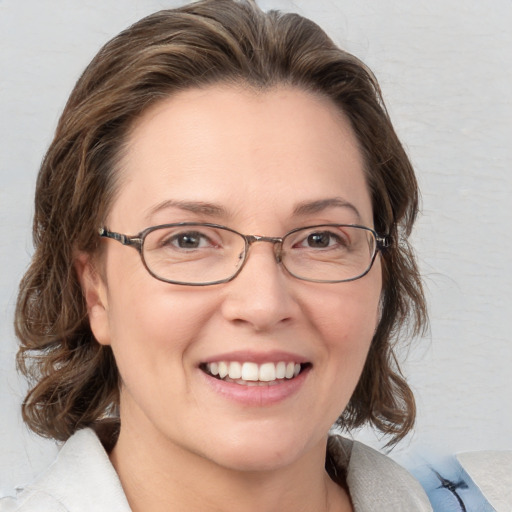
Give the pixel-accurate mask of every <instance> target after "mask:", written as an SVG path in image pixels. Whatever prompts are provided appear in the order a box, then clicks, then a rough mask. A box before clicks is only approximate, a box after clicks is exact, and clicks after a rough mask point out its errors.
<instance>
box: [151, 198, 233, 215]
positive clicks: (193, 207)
mask: <svg viewBox="0 0 512 512" xmlns="http://www.w3.org/2000/svg"><path fill="white" fill-rule="evenodd" d="M167 208H178V209H180V210H184V211H187V212H192V213H200V214H204V215H214V216H217V217H228V211H227V210H226V209H225V208H223V207H222V206H220V205H218V204H214V203H208V202H205V201H176V200H175V199H168V200H166V201H162V202H161V203H158V204H157V205H155V206H153V207H152V208H149V209H148V211H147V215H146V218H148V219H149V218H150V217H151V216H152V215H155V214H156V213H158V212H160V211H162V210H165V209H167Z"/></svg>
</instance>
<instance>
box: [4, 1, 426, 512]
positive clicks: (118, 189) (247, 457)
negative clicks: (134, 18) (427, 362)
mask: <svg viewBox="0 0 512 512" xmlns="http://www.w3.org/2000/svg"><path fill="white" fill-rule="evenodd" d="M417 203H418V190H417V184H416V180H415V176H414V173H413V170H412V168H411V165H410V163H409V161H408V159H407V156H406V155H405V153H404V151H403V149H402V147H401V145H400V142H399V141H398V139H397V137H396V135H395V133H394V131H393V128H392V125H391V124H390V121H389V119H388V117H387V114H386V111H385V108H384V106H383V104H382V101H381V97H380V92H379V89H378V85H377V83H376V81H375V79H374V78H373V76H372V75H371V73H370V72H369V70H368V69H366V68H365V67H364V65H363V64H361V63H360V62H359V61H358V60H357V59H355V58H354V57H352V56H350V55H348V54H347V53H346V52H344V51H342V50H340V49H338V48H337V47H335V46H334V45H333V43H332V42H331V41H330V40H329V39H328V38H327V36H326V35H325V34H324V33H323V32H322V31H321V30H320V29H319V28H318V27H317V26H316V25H314V24H313V23H312V22H310V21H308V20H305V19H303V18H301V17H299V16H297V15H283V14H280V13H277V12H270V13H268V14H264V13H262V12H261V11H260V10H259V9H258V8H257V6H256V5H255V4H254V3H253V2H251V1H246V2H234V1H232V0H215V1H212V0H206V1H204V2H199V3H196V4H191V5H189V6H186V7H183V8H180V9H176V10H169V11H162V12H160V13H156V14H154V15H152V16H150V17H148V18H146V19H144V20H141V21H140V22H139V23H137V24H135V25H134V26H133V27H131V28H129V29H128V30H126V31H125V32H123V33H121V34H120V35H119V36H118V37H116V38H114V39H113V40H112V41H111V42H110V43H108V44H107V45H106V46H105V47H104V48H103V49H102V50H101V51H100V52H99V53H98V55H97V56H96V57H95V59H94V60H93V61H92V63H91V64H90V65H89V66H88V68H87V69H86V71H85V72H84V74H83V76H82V77H81V78H80V80H79V81H78V83H77V85H76V87H75V89H74V91H73V93H72V94H71V97H70V99H69V101H68V103H67V105H66V107H65V110H64V113H63V114H62V117H61V119H60V122H59V125H58V128H57V132H56V134H55V138H54V141H53V142H52V144H51V146H50V148H49V150H48V153H47V155H46V157H45V159H44V161H43V164H42V167H41V170H40V174H39V178H38V183H37V191H36V212H35V219H34V240H35V246H36V251H35V254H34V257H33V261H32V264H31V267H30V268H29V270H28V272H27V274H26V276H25V278H24V280H23V282H22V283H21V288H20V295H19V299H18V309H17V317H16V328H17V334H18V337H19V339H20V342H21V348H20V352H19V366H20V368H21V370H22V371H23V372H24V373H25V374H26V375H28V376H31V377H33V378H35V384H34V387H33V388H32V389H31V390H30V392H29V394H28V396H27V399H26V401H25V403H24V405H23V414H24V419H25V421H26V422H27V424H28V425H29V426H30V427H31V428H32V430H34V431H35V432H37V433H39V434H41V435H44V436H48V437H52V438H54V439H57V440H61V441H66V443H65V445H64V446H63V448H62V450H61V452H60V454H59V457H58V459H57V461H56V462H55V464H54V465H53V466H52V467H51V468H50V469H49V470H48V472H47V473H45V475H43V476H42V477H41V478H40V479H39V480H38V481H36V483H35V484H32V485H31V486H28V487H27V488H26V489H25V490H24V491H22V492H21V493H20V495H19V496H18V498H17V500H7V499H6V500H4V501H3V502H1V503H2V507H3V508H2V510H4V509H5V510H11V508H12V509H14V510H27V511H29V510H52V511H55V510H68V511H73V512H74V511H78V510H133V511H139V510H151V511H158V510H177V511H179V510H202V511H208V510H223V511H230V510H237V511H240V510H243V511H251V510H259V511H261V510H265V511H271V510H280V511H283V510H304V511H310V510H311V511H327V510H328V511H334V510H336V511H350V510H355V511H366V510H379V511H383V510H390V511H391V510H392V511H397V510H407V511H412V510H430V506H429V504H428V500H427V498H426V497H425V495H424V494H423V492H422V491H421V488H420V487H419V486H418V484H417V483H416V482H415V481H414V480H413V479H412V478H411V477H410V476H409V475H408V474H407V473H406V472H405V471H404V470H402V469H401V468H399V467H398V466H396V465H395V464H394V463H393V462H392V461H390V460H389V459H387V458H386V457H384V456H382V455H380V454H378V453H376V452H374V451H373V450H371V449H369V448H367V447H364V446H363V445H361V444H359V443H355V442H352V441H350V440H348V439H344V438H341V437H339V436H331V437H329V431H330V427H331V426H332V425H333V423H337V424H338V425H339V426H340V427H341V428H342V429H344V430H347V431H348V430H350V429H353V428H356V427H359V426H362V425H364V424H366V423H369V424H371V425H373V426H374V427H375V428H376V429H377V430H379V431H381V432H382V433H384V434H386V435H388V436H390V444H393V443H396V442H398V441H399V440H400V439H401V438H403V437H404V436H405V435H406V434H407V432H408V431H410V429H411V428H412V426H413V423H414V416H415V409H414V399H413V396H412V393H411V391H410V389H409V387H408V386H407V384H406V382H405V380H404V379H403V377H402V376H401V374H400V371H399V368H398V366H397V364H396V361H395V358H394V356H393V344H394V343H395V342H396V341H397V339H398V337H399V335H400V332H401V331H402V328H404V327H407V328H408V332H409V333H412V334H414V333H418V332H419V331H421V329H422V327H423V325H424V324H425V321H426V312H425V305H424V299H423V294H422V289H421V282H420V279H419V276H418V272H417V269H416V265H415V261H414V258H413V256H412V253H411V251H410V249H409V246H408V243H407V237H408V235H409V234H410V232H411V229H412V226H413V223H414V219H415V215H416V212H417V206H418V205H417Z"/></svg>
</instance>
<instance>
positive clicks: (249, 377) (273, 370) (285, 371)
mask: <svg viewBox="0 0 512 512" xmlns="http://www.w3.org/2000/svg"><path fill="white" fill-rule="evenodd" d="M206 369H207V371H208V372H210V373H211V374H212V375H218V376H219V377H220V378H221V379H224V378H225V377H229V378H230V379H233V380H245V381H263V382H271V381H273V380H276V379H285V378H286V379H292V378H293V377H296V376H297V375H298V374H299V373H300V364H299V363H285V362H284V361H280V362H278V363H263V364H257V363H252V362H245V363H239V362H238V361H218V362H215V363H207V364H206Z"/></svg>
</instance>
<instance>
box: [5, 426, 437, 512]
mask: <svg viewBox="0 0 512 512" xmlns="http://www.w3.org/2000/svg"><path fill="white" fill-rule="evenodd" d="M329 448H330V449H331V450H333V456H334V457H335V459H336V460H337V462H338V464H339V469H340V471H341V472H342V473H346V475H347V484H348V487H349V491H350V496H351V498H352V502H353V504H354V510H355V512H376V511H377V512H401V511H403V512H416V511H418V512H423V511H425V512H429V511H430V512H431V511H432V508H431V507H430V504H429V501H428V498H427V496H426V495H425V493H424V492H423V489H422V488H421V486H420V485H419V483H418V482H417V481H416V480H415V479H414V478H413V477H412V476H411V475H410V474H409V473H408V472H407V471H406V470H405V469H403V468H402V467H401V466H399V465H398V464H396V463H395V462H393V461H392V460H391V459H389V458H388V457H386V456H384V455H382V454H380V453H378V452H377V451H375V450H373V449H372V448H369V447H367V446H365V445H363V444H361V443H358V442H356V441H350V440H348V439H345V438H342V437H336V438H335V439H331V440H330V443H329ZM14 511H18V512H130V506H129V505H128V502H127V500H126V497H125V495H124V492H123V488H122V486H121V482H120V481H119V478H118V476H117V473H116V472H115V470H114V467H113V466H112V464H111V463H110V460H109V458H108V455H107V453H106V452H105V449H104V448H103V445H102V444H101V442H100V440H99V439H98V437H97V436H96V434H95V433H94V431H92V430H91V429H84V430H80V431H79V432H77V433H76V434H74V435H73V436H72V437H71V438H70V439H69V440H68V441H67V442H66V443H65V444H64V446H63V447H62V449H61V450H60V452H59V455H58V456H57V458H56V460H55V462H54V463H53V464H52V465H51V466H50V467H49V468H48V469H47V470H46V472H45V473H43V475H42V476H41V477H40V478H39V479H37V480H36V481H35V482H34V483H33V484H31V485H28V486H27V487H25V488H24V489H22V490H20V491H19V493H18V496H17V498H3V499H0V512H14Z"/></svg>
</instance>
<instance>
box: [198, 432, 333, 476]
mask: <svg viewBox="0 0 512 512" xmlns="http://www.w3.org/2000/svg"><path fill="white" fill-rule="evenodd" d="M212 445H213V443H212ZM313 445H318V442H316V443H313V442H311V445H310V443H308V442H307V441H305V440H304V439H302V438H301V437H300V436H297V435H295V436H294V435H289V433H287V432H286V431H285V430H283V429H279V430H277V429H276V430H275V431H274V432H271V433H269V432H268V431H265V429H261V430H260V431H258V430H252V431H251V432H250V434H248V435H246V436H243V435H237V436H233V437H230V435H226V436H225V437H223V438H222V439H220V440H218V442H216V443H215V447H216V449H215V454H211V455H210V457H208V458H211V459H213V460H214V461H215V462H216V463H217V464H218V465H220V466H223V467H226V468H229V469H232V470H234V471H243V472H261V471H273V470H279V469H282V468H283V467H286V466H290V465H293V464H294V463H296V462H298V461H299V460H301V459H302V458H303V457H305V456H306V454H307V453H308V451H309V450H311V449H312V446H313ZM322 450H323V452H322V453H323V454H324V453H325V447H323V448H322ZM205 455H206V454H205Z"/></svg>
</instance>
